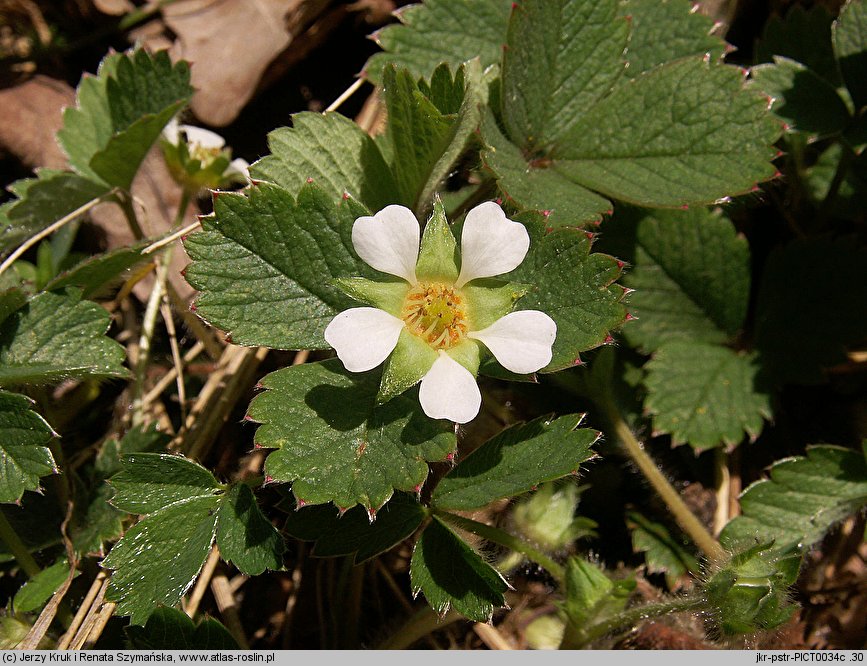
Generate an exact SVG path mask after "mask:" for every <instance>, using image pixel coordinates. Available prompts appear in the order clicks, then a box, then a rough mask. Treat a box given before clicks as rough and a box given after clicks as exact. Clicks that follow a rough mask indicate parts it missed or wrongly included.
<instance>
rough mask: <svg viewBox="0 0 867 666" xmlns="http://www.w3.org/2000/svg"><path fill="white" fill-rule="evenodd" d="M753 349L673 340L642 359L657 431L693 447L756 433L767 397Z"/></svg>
mask: <svg viewBox="0 0 867 666" xmlns="http://www.w3.org/2000/svg"><path fill="white" fill-rule="evenodd" d="M758 373H759V366H758V365H757V363H756V357H755V354H749V355H747V354H738V353H736V352H734V351H732V350H731V349H728V348H726V347H720V346H718V345H715V344H709V343H704V342H690V341H673V342H668V343H666V344H664V345H662V346H661V347H659V348H658V349H657V351H656V353H655V354H654V356H653V358H652V359H651V360H650V362H649V363H648V364H647V378H646V379H645V384H646V385H647V393H648V394H647V401H646V403H645V407H646V409H647V411H648V412H650V413H651V414H653V426H654V428H655V429H656V430H657V431H660V432H666V433H671V438H672V442H673V443H674V444H682V443H685V442H688V443H689V444H690V446H692V447H693V448H695V449H697V450H702V449H708V448H712V447H715V446H720V445H722V444H726V445H729V446H734V445H736V444H738V443H739V442H740V441H741V440H742V439H743V436H744V431H746V432H747V434H749V435H750V436H751V437H757V436H758V434H759V433H760V432H761V430H762V426H763V425H764V424H763V421H762V419H763V418H768V419H769V418H771V409H770V399H769V396H768V394H767V392H766V390H765V389H763V388H762V387H761V385H760V384H759V381H758Z"/></svg>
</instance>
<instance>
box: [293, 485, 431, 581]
mask: <svg viewBox="0 0 867 666" xmlns="http://www.w3.org/2000/svg"><path fill="white" fill-rule="evenodd" d="M426 515H427V511H426V509H425V508H424V507H423V506H422V505H421V504H419V503H418V500H417V499H416V498H415V497H414V496H413V495H410V494H408V493H395V494H394V496H393V497H392V498H391V499H390V500H389V501H388V502H387V503H386V505H385V506H384V507H382V509H380V510H379V511H377V513H376V520H374V521H373V522H371V520H370V515H369V514H368V513H367V511H365V509H364V507H361V506H356V507H354V508H352V509H349V511H347V512H346V513H344V514H340V513H339V512H338V511H337V510H336V509H335V508H334V507H333V506H331V505H328V504H322V505H317V506H307V507H304V508H302V509H298V510H296V511H293V512H292V513H291V514H289V517H288V518H287V519H286V524H285V525H284V527H283V529H284V530H285V531H286V532H287V533H288V534H290V535H291V536H293V537H295V538H296V539H302V540H303V541H315V542H316V543H315V545H314V546H313V555H314V556H316V557H333V556H335V555H350V554H353V553H354V554H355V563H356V564H360V563H361V562H364V561H366V560H369V559H370V558H371V557H375V556H376V555H379V554H380V553H384V552H385V551H387V550H389V549H391V548H392V547H394V546H395V545H397V544H398V543H400V542H401V541H403V540H404V539H406V538H408V537H409V536H411V535H412V534H413V533H415V531H416V529H418V526H419V525H421V521H422V520H424V518H425V516H426Z"/></svg>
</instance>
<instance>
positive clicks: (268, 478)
mask: <svg viewBox="0 0 867 666" xmlns="http://www.w3.org/2000/svg"><path fill="white" fill-rule="evenodd" d="M265 483H274V477H273V476H271V475H270V474H266V475H265Z"/></svg>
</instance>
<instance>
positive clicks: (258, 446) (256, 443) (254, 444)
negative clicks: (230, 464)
mask: <svg viewBox="0 0 867 666" xmlns="http://www.w3.org/2000/svg"><path fill="white" fill-rule="evenodd" d="M264 448H265V447H264V446H262V445H261V444H259V442H253V450H254V451H258V450H260V449H264Z"/></svg>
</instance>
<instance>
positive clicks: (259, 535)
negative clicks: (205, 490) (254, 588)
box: [217, 483, 286, 576]
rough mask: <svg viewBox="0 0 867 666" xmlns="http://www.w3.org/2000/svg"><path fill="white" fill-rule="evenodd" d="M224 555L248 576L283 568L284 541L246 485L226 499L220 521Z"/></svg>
mask: <svg viewBox="0 0 867 666" xmlns="http://www.w3.org/2000/svg"><path fill="white" fill-rule="evenodd" d="M217 546H219V548H220V555H221V556H222V558H223V559H224V560H226V561H227V562H232V564H234V565H235V566H236V567H238V569H239V570H240V571H241V572H242V573H245V574H247V575H248V576H258V575H259V574H261V573H262V572H263V571H265V570H266V569H280V568H282V566H283V551H284V550H285V549H286V548H285V546H284V544H283V538H282V537H281V536H280V533H279V532H278V531H277V530H276V529H275V528H274V526H273V525H272V524H271V522H270V521H269V520H268V519H267V518H265V516H264V515H262V511H261V510H260V509H259V505H258V504H256V498H255V496H254V495H253V491H252V490H250V488H249V487H248V486H247V485H245V484H243V483H238V484H235V485H234V486H232V488H231V490H229V492H228V493H226V495H225V496H224V497H223V500H222V503H221V505H220V513H219V517H218V518H217Z"/></svg>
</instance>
